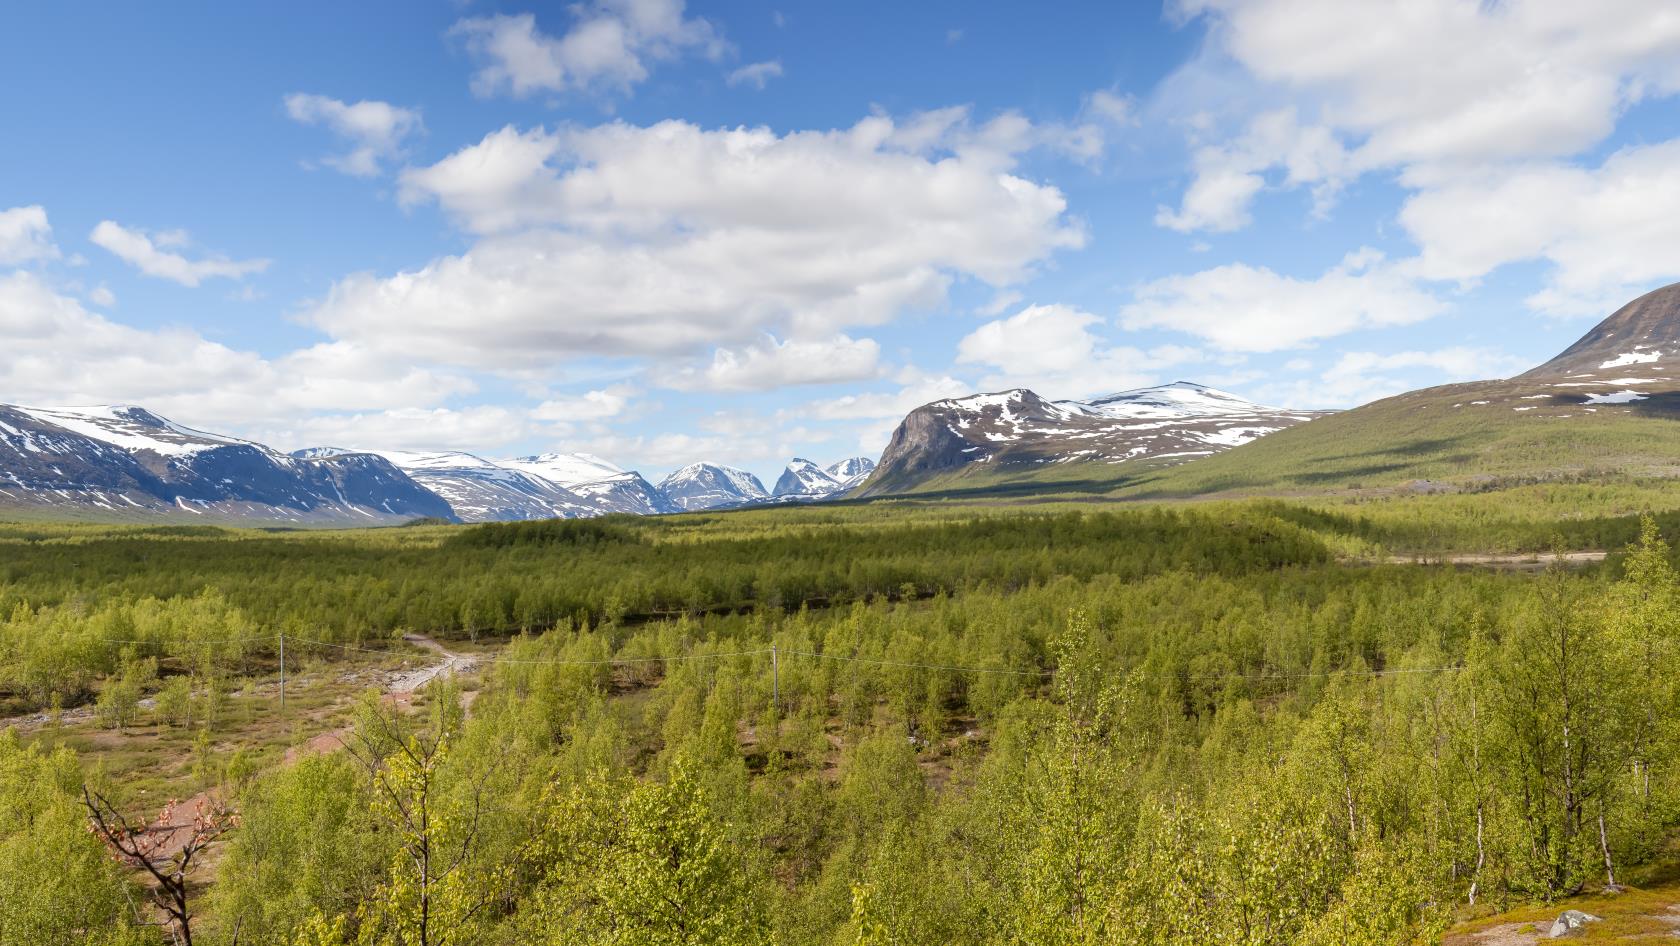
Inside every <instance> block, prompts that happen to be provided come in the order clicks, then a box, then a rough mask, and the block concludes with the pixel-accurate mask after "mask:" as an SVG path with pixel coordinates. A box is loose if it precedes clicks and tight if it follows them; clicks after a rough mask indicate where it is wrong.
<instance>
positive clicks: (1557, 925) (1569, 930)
mask: <svg viewBox="0 0 1680 946" xmlns="http://www.w3.org/2000/svg"><path fill="white" fill-rule="evenodd" d="M1598 919H1599V918H1598V917H1596V916H1593V915H1592V914H1591V913H1582V912H1581V911H1580V910H1565V911H1563V912H1562V913H1559V914H1558V918H1557V919H1556V920H1555V921H1553V923H1552V931H1551V932H1550V933H1547V934H1546V936H1547V937H1549V938H1551V939H1561V938H1563V937H1565V936H1574V935H1576V934H1577V933H1579V932H1581V930H1582V928H1583V927H1585V926H1586V925H1587V924H1588V923H1597V922H1598Z"/></svg>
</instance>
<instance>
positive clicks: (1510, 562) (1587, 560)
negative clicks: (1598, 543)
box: [1383, 550, 1609, 571]
mask: <svg viewBox="0 0 1680 946" xmlns="http://www.w3.org/2000/svg"><path fill="white" fill-rule="evenodd" d="M1607 555H1609V553H1608V552H1601V551H1596V550H1591V551H1582V552H1565V553H1563V555H1562V556H1561V557H1562V559H1563V561H1564V564H1567V565H1587V564H1591V563H1593V562H1602V561H1604V559H1605V557H1606V556H1607ZM1558 558H1559V556H1557V555H1553V554H1552V553H1550V552H1520V553H1514V554H1491V553H1470V552H1461V553H1449V554H1446V555H1390V556H1389V557H1387V558H1385V559H1383V561H1384V562H1385V563H1387V564H1389V565H1473V566H1477V567H1480V568H1503V569H1509V570H1513V571H1542V570H1544V569H1545V568H1546V567H1547V566H1549V565H1551V564H1552V562H1554V561H1556V560H1557V559H1558Z"/></svg>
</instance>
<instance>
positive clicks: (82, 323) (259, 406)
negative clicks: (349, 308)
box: [0, 271, 473, 430]
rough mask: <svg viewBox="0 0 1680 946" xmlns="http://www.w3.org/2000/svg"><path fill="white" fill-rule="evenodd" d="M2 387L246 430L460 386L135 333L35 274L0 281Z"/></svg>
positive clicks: (462, 385)
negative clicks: (141, 408)
mask: <svg viewBox="0 0 1680 946" xmlns="http://www.w3.org/2000/svg"><path fill="white" fill-rule="evenodd" d="M0 338H4V339H6V345H7V352H6V355H7V356H6V358H4V359H0V390H3V391H5V392H6V399H7V400H8V401H17V402H22V403H37V404H49V405H50V404H90V403H111V402H132V403H138V404H143V405H145V406H147V407H149V408H152V409H153V410H156V411H158V412H159V413H162V414H164V415H165V416H172V415H173V416H175V417H178V418H181V419H182V420H183V421H186V422H188V423H196V424H216V425H222V429H231V430H239V429H244V428H245V427H246V426H247V425H266V424H272V423H275V422H277V421H281V420H285V419H289V418H292V417H295V416H297V415H299V414H304V413H308V412H313V411H332V410H358V409H382V408H390V407H400V406H413V405H422V404H432V403H436V402H437V401H439V400H442V399H444V398H447V397H449V396H452V395H455V394H464V393H468V392H470V391H472V390H473V385H472V384H471V383H470V382H469V381H467V380H466V379H464V378H460V377H456V376H451V375H445V374H439V373H436V372H433V371H430V370H427V369H424V368H421V367H417V366H415V365H412V364H406V363H401V362H396V361H391V360H387V359H381V358H376V357H373V356H372V355H371V354H370V353H369V352H367V351H366V350H363V349H359V348H357V347H356V346H354V345H350V344H348V343H343V342H328V343H322V344H320V345H314V346H311V347H308V348H304V349H300V350H298V351H294V352H291V353H289V354H286V355H283V356H281V357H279V358H276V359H273V360H270V359H265V358H263V357H262V356H260V355H257V354H255V353H252V352H245V351H239V350H236V349H232V348H228V347H227V346H225V345H222V344H220V343H217V342H213V341H210V340H207V339H205V338H204V337H203V336H201V335H199V334H198V333H196V332H193V331H191V330H189V329H184V328H162V329H139V328H134V327H132V326H129V325H125V324H122V323H120V322H115V321H112V320H111V319H108V318H106V317H104V316H102V315H98V314H96V313H92V312H89V311H88V310H87V309H85V308H83V307H82V305H81V304H80V303H78V302H77V301H75V300H74V299H72V298H70V297H68V296H65V295H62V294H60V293H59V292H58V291H56V290H55V289H54V288H53V287H52V286H51V285H49V284H48V283H47V282H46V281H45V280H43V279H41V278H40V277H39V276H37V275H35V274H33V273H30V272H27V271H19V272H14V273H12V274H10V275H6V276H0Z"/></svg>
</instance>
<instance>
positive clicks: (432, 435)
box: [252, 405, 530, 453]
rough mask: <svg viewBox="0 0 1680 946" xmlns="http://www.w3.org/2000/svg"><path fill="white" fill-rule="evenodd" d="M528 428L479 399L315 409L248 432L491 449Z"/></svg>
mask: <svg viewBox="0 0 1680 946" xmlns="http://www.w3.org/2000/svg"><path fill="white" fill-rule="evenodd" d="M529 433H530V428H529V425H528V424H527V422H526V419H525V417H524V416H523V415H522V414H520V413H518V412H516V411H513V410H509V409H508V408H505V407H499V406H494V405H480V406H474V407H465V408H448V407H435V408H420V407H404V408H395V409H392V410H386V411H367V412H358V413H336V414H315V415H311V416H306V417H302V418H300V419H297V420H295V421H292V422H289V423H278V424H274V425H271V426H261V427H257V428H255V429H254V430H253V431H252V436H253V437H255V438H256V439H258V440H260V441H261V442H263V443H267V444H270V445H273V446H276V447H280V448H281V449H286V450H299V449H302V448H304V447H319V446H335V447H347V448H350V449H361V450H440V449H443V450H462V451H466V452H468V453H492V452H495V451H496V450H498V449H499V448H502V447H506V446H508V445H509V444H513V443H516V442H518V441H519V440H520V439H521V438H523V437H525V436H527V435H528V434H529Z"/></svg>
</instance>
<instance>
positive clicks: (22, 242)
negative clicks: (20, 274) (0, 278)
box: [0, 204, 58, 266]
mask: <svg viewBox="0 0 1680 946" xmlns="http://www.w3.org/2000/svg"><path fill="white" fill-rule="evenodd" d="M57 258H58V247H57V246H56V245H55V244H54V243H53V241H52V225H51V224H49V223H48V222H47V211H46V209H45V208H43V207H42V206H41V205H40V204H30V205H29V206H26V207H13V208H12V209H10V210H0V266H16V265H19V264H22V263H32V262H37V261H40V260H50V259H57Z"/></svg>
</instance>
